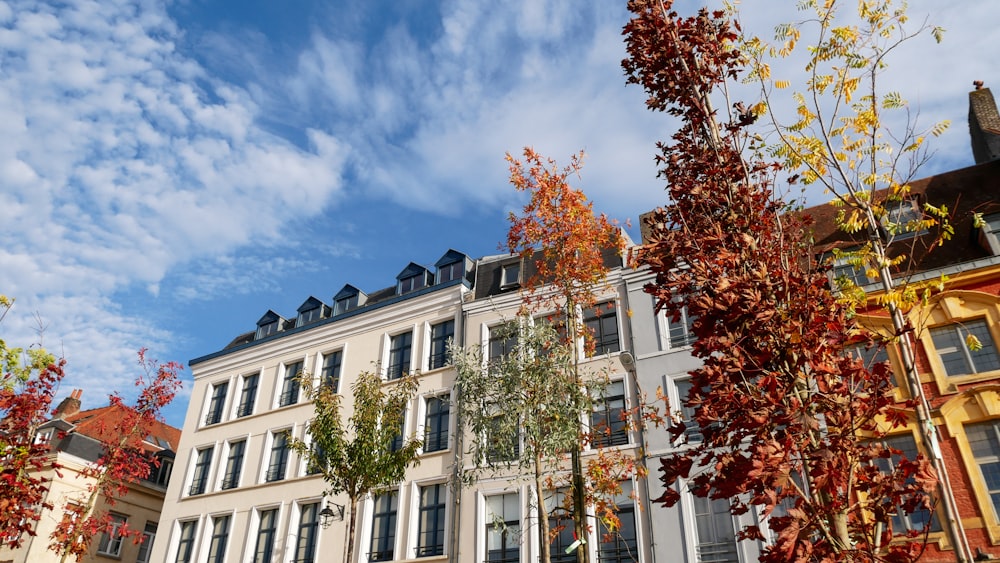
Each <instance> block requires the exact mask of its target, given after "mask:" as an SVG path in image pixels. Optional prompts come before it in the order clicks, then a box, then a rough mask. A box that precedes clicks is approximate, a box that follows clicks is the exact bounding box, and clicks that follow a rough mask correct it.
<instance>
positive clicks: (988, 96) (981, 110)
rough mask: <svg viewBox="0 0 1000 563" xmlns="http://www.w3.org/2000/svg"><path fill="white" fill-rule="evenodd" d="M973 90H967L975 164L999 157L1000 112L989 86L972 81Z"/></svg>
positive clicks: (979, 81) (970, 133)
mask: <svg viewBox="0 0 1000 563" xmlns="http://www.w3.org/2000/svg"><path fill="white" fill-rule="evenodd" d="M973 85H974V86H975V88H976V89H975V90H973V91H971V92H969V135H970V136H971V137H972V156H973V157H974V158H975V159H976V164H982V163H984V162H990V161H993V160H997V159H1000V113H997V102H996V100H994V99H993V93H992V92H990V89H989V88H984V87H983V82H982V81H981V80H976V81H975V82H973Z"/></svg>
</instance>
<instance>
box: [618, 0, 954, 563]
mask: <svg viewBox="0 0 1000 563" xmlns="http://www.w3.org/2000/svg"><path fill="white" fill-rule="evenodd" d="M826 4H827V5H832V4H833V3H832V2H828V3H826ZM862 4H868V3H867V2H863V3H862ZM629 9H630V10H631V11H632V12H633V14H634V16H633V19H632V20H631V21H630V22H629V23H628V25H627V26H626V28H625V35H626V43H627V49H628V53H629V58H628V59H626V60H625V61H624V62H623V67H624V68H625V71H626V74H627V76H628V82H629V83H634V84H639V85H641V86H642V87H643V88H644V89H645V90H646V92H647V94H648V95H649V97H648V99H647V106H648V107H649V108H650V109H652V110H654V111H662V112H666V113H668V114H670V115H672V116H675V117H677V118H678V119H679V120H680V128H679V129H678V130H677V132H676V133H674V135H673V137H672V142H670V143H660V144H659V145H658V148H659V149H660V154H659V155H658V156H657V160H658V163H659V164H660V166H661V169H660V175H661V176H662V177H663V178H664V179H665V181H666V184H667V192H668V195H669V199H670V204H669V205H667V206H665V207H664V208H660V209H657V210H656V211H655V212H654V213H653V216H652V218H651V219H650V221H649V227H650V237H649V240H648V243H647V244H645V245H644V246H643V247H642V248H641V249H640V251H639V253H638V255H637V259H638V263H639V264H642V265H646V266H648V267H650V269H651V270H652V271H653V272H654V273H655V274H656V280H655V283H653V284H651V285H650V286H649V287H647V290H648V291H650V292H651V293H652V294H653V295H654V296H655V298H656V302H657V306H658V307H659V308H661V309H664V310H666V312H667V314H669V315H671V316H673V318H674V320H677V319H679V317H680V315H681V313H682V310H683V308H685V307H686V308H687V314H688V316H689V318H694V319H695V320H694V322H693V332H694V334H695V335H696V337H697V340H696V342H695V343H694V345H693V354H694V355H695V356H697V357H699V358H700V359H701V360H702V361H703V365H702V367H700V368H698V369H696V370H694V371H692V372H691V383H692V386H691V392H690V393H689V395H688V396H687V397H686V398H684V404H685V406H687V407H690V408H692V409H693V410H694V412H695V415H694V419H695V422H696V423H697V425H698V427H699V429H700V435H701V438H702V440H701V441H700V442H694V441H691V442H688V441H687V440H686V439H685V437H684V436H685V429H686V425H685V424H684V423H683V422H678V423H676V424H675V425H674V426H673V428H672V432H673V434H674V436H675V438H676V439H677V440H678V441H679V442H681V443H686V445H687V447H685V448H681V449H678V450H676V451H675V452H674V453H672V454H670V455H668V456H665V457H664V458H663V459H662V462H661V463H662V467H661V471H662V476H661V478H662V480H663V482H664V484H665V485H667V487H668V488H667V492H666V493H665V494H664V495H663V497H661V498H660V499H658V500H659V501H661V502H664V503H665V504H667V505H673V504H675V503H676V502H678V500H679V499H680V492H679V490H678V489H677V488H675V486H676V485H677V483H684V486H686V487H687V488H688V489H689V490H690V491H691V492H692V493H693V494H695V495H698V496H703V497H709V498H713V499H727V500H728V501H729V503H730V507H731V511H732V512H733V514H744V513H747V512H749V511H754V512H755V513H756V514H757V515H758V516H761V517H768V519H767V522H768V525H769V527H770V529H771V532H772V534H771V539H772V540H773V541H771V542H770V544H769V545H768V546H767V547H766V548H765V549H764V552H763V554H762V556H761V560H762V561H775V562H776V561H843V560H855V561H873V560H888V561H906V560H913V559H915V558H916V557H918V556H919V554H920V553H921V550H922V544H921V543H920V542H915V541H895V542H892V543H890V541H891V540H892V539H893V533H894V530H892V526H891V513H892V512H894V511H895V510H896V507H900V506H901V507H903V510H904V511H907V512H912V511H914V510H917V509H919V508H921V507H925V506H926V505H927V503H928V502H929V498H930V496H929V493H931V492H932V491H933V490H934V486H935V482H936V481H935V474H934V471H933V470H932V469H930V467H929V465H928V463H927V461H926V460H924V459H922V458H918V459H917V460H913V461H903V462H901V463H899V464H897V465H896V467H895V469H894V470H893V471H891V472H888V471H880V470H879V469H878V467H877V465H876V463H875V462H876V460H878V459H880V458H886V457H889V456H890V455H892V454H893V453H895V454H898V453H899V452H898V451H897V452H892V451H890V450H887V449H886V448H885V447H880V446H878V445H873V443H872V442H870V441H866V440H865V439H864V437H866V436H867V437H868V438H869V439H871V438H877V437H879V436H881V435H882V433H883V432H884V431H885V430H886V429H889V428H892V427H893V426H895V425H898V424H901V423H902V422H904V421H905V418H906V415H905V414H904V413H902V412H900V411H897V410H895V409H894V405H893V398H892V397H891V396H890V394H889V390H890V380H889V372H888V369H887V366H886V365H884V364H883V365H877V366H875V367H874V368H872V369H871V370H868V369H866V368H865V367H864V365H862V363H861V362H859V361H857V360H855V359H853V358H851V357H849V356H848V355H846V354H845V353H844V347H845V345H846V344H848V343H849V342H853V341H856V340H861V341H865V340H867V339H869V338H870V335H869V334H868V333H866V332H865V331H864V329H863V328H862V327H860V326H858V325H857V324H856V322H855V320H854V317H853V315H852V310H851V307H850V305H849V304H847V303H844V302H841V301H838V299H837V298H836V297H835V296H834V295H833V294H832V293H831V291H830V289H829V284H828V280H827V277H826V273H825V272H824V271H823V269H822V268H814V267H812V264H811V263H810V261H809V260H808V258H805V259H804V258H803V257H808V256H809V250H808V247H807V245H806V240H805V238H804V236H803V224H801V223H800V222H799V221H798V219H796V218H795V217H794V216H789V215H786V214H785V213H784V212H785V211H786V209H787V206H786V204H785V202H783V201H782V200H781V199H780V198H779V197H777V196H776V195H775V185H774V178H775V175H776V173H777V172H778V171H779V170H780V169H781V167H780V165H778V164H776V163H773V162H770V161H769V160H768V158H767V157H766V156H765V152H764V148H763V147H762V145H761V144H760V143H759V142H758V141H755V140H754V132H753V131H752V130H751V129H750V128H749V127H750V126H751V125H752V124H753V122H754V121H755V120H756V119H757V117H759V116H760V115H761V112H762V111H763V109H764V108H763V107H761V106H760V105H758V104H752V105H750V106H745V105H744V104H742V103H736V104H732V105H731V106H730V107H731V108H732V110H729V111H727V110H728V108H727V109H726V110H722V111H719V110H717V109H716V108H715V106H714V101H715V100H716V99H718V98H713V96H720V95H722V94H724V93H725V92H726V87H727V82H728V81H731V80H734V79H737V78H739V76H740V74H741V72H743V71H744V70H745V68H746V64H747V59H746V58H744V56H743V54H742V53H741V52H740V51H739V50H738V49H737V48H736V47H737V44H738V40H739V35H738V31H739V30H738V27H736V26H734V24H733V23H732V22H731V21H730V19H729V18H728V14H727V13H726V12H723V11H716V12H710V11H708V10H706V9H702V10H700V11H699V12H698V13H697V14H695V15H694V16H691V17H683V16H681V15H679V14H678V13H677V12H676V11H674V10H673V9H672V3H671V2H670V1H669V0H632V1H631V2H630V3H629ZM723 99H724V98H723ZM895 532H896V533H898V532H899V531H898V530H896V531H895ZM739 537H740V538H743V539H759V540H764V539H765V535H764V532H763V530H761V529H760V528H759V526H757V525H749V526H745V527H744V528H743V529H742V530H740V533H739Z"/></svg>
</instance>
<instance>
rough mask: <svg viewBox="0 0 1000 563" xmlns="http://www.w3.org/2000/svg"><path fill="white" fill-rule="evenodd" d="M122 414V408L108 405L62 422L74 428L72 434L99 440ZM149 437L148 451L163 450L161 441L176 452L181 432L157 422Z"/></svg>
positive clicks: (68, 417)
mask: <svg viewBox="0 0 1000 563" xmlns="http://www.w3.org/2000/svg"><path fill="white" fill-rule="evenodd" d="M122 413H123V407H118V406H112V405H109V406H106V407H100V408H96V409H89V410H85V411H80V412H78V413H76V414H72V415H69V416H66V417H65V419H64V420H65V421H66V422H69V423H71V424H73V425H75V426H76V428H75V429H74V430H73V432H76V433H79V434H83V435H84V436H89V437H91V438H95V439H100V438H101V430H102V429H110V428H114V426H115V423H116V422H117V421H118V420H119V419H120V418H121V416H122ZM151 437H152V438H153V440H152V442H150V441H149V440H148V439H147V445H148V446H150V447H149V448H148V449H149V450H151V451H157V450H160V449H165V448H163V447H162V446H161V441H162V443H166V444H169V449H170V450H173V451H175V452H176V451H177V445H178V444H179V442H180V439H181V431H180V430H179V429H177V428H174V427H173V426H170V425H169V424H166V423H163V422H157V423H156V424H155V425H154V430H153V432H152V436H151Z"/></svg>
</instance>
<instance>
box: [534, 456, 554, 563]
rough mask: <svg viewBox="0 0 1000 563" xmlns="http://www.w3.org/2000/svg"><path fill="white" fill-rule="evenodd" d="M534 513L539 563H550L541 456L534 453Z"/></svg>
mask: <svg viewBox="0 0 1000 563" xmlns="http://www.w3.org/2000/svg"><path fill="white" fill-rule="evenodd" d="M535 498H536V499H537V501H538V502H537V503H536V504H535V512H536V514H537V515H538V552H539V561H540V562H541V563H551V561H552V557H551V554H550V553H549V513H548V511H547V510H545V488H544V487H543V486H542V456H541V454H539V453H537V452H536V453H535Z"/></svg>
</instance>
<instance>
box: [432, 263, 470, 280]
mask: <svg viewBox="0 0 1000 563" xmlns="http://www.w3.org/2000/svg"><path fill="white" fill-rule="evenodd" d="M464 275H465V262H452V263H451V264H445V265H444V266H441V267H439V268H438V283H445V282H450V281H451V280H457V279H459V278H461V277H462V276H464Z"/></svg>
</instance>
